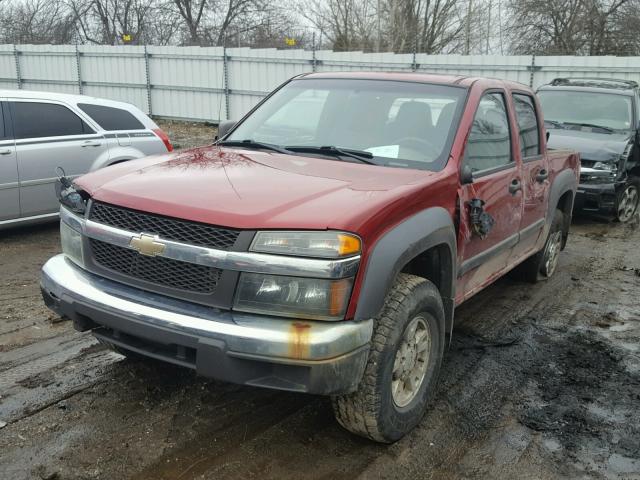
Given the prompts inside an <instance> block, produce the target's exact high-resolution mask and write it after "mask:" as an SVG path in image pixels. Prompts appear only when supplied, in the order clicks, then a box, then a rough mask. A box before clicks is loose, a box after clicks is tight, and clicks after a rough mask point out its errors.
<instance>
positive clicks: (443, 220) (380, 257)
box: [355, 207, 456, 333]
mask: <svg viewBox="0 0 640 480" xmlns="http://www.w3.org/2000/svg"><path fill="white" fill-rule="evenodd" d="M440 245H442V246H445V247H446V248H447V253H448V255H447V258H446V259H445V261H442V264H443V265H442V267H441V269H442V272H440V279H441V281H440V286H439V287H440V293H441V295H442V301H443V304H444V309H445V325H441V331H442V332H447V333H450V332H451V329H452V328H453V310H454V299H455V275H454V272H455V270H456V269H455V265H456V234H455V227H454V224H453V220H452V218H451V215H450V214H449V212H448V211H447V210H445V209H444V208H442V207H432V208H428V209H426V210H423V211H422V212H419V213H417V214H416V215H414V216H412V217H410V218H408V219H407V220H405V221H403V222H402V223H400V224H398V225H396V226H395V227H393V228H392V229H391V230H389V231H388V232H386V233H385V234H384V235H383V236H382V237H381V238H380V240H378V242H377V243H376V244H375V246H374V247H373V249H372V251H370V252H369V254H368V261H367V265H366V269H365V278H364V281H363V284H362V288H361V290H360V296H359V299H358V306H357V308H356V313H355V319H356V320H365V319H369V318H374V317H376V316H377V315H378V313H379V312H380V310H381V309H382V306H383V305H384V301H385V297H386V295H387V292H388V291H389V289H390V288H391V286H392V285H393V282H395V279H396V277H397V276H398V274H399V273H400V272H401V271H402V269H403V268H404V266H405V265H407V264H408V263H409V262H410V261H411V260H412V259H414V258H416V257H417V256H418V255H420V254H421V253H423V252H425V251H427V250H429V249H430V248H433V247H436V246H440Z"/></svg>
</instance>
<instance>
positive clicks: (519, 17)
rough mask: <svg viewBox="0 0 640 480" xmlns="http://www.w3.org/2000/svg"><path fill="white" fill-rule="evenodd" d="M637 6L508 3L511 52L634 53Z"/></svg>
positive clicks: (617, 1) (601, 1)
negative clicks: (510, 19) (510, 20)
mask: <svg viewBox="0 0 640 480" xmlns="http://www.w3.org/2000/svg"><path fill="white" fill-rule="evenodd" d="M638 4H639V2H638V0H554V1H553V2H548V1H544V0H511V2H510V5H509V9H510V14H511V18H512V22H511V25H510V26H509V34H510V38H511V41H512V47H511V49H512V51H513V52H515V53H527V54H528V53H539V54H551V55H608V54H618V55H625V54H626V55H629V54H634V53H637V52H638V40H636V39H637V38H638V35H639V34H640V24H639V23H638V20H640V17H639V7H638Z"/></svg>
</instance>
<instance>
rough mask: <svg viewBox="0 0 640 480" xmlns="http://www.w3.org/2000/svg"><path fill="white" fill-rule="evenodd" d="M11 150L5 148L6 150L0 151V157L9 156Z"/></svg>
mask: <svg viewBox="0 0 640 480" xmlns="http://www.w3.org/2000/svg"><path fill="white" fill-rule="evenodd" d="M11 153H13V150H12V149H11V148H7V149H6V150H0V155H11Z"/></svg>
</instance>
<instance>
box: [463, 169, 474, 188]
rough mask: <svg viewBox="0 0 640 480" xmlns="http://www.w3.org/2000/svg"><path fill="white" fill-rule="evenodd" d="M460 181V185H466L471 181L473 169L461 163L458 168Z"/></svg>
mask: <svg viewBox="0 0 640 480" xmlns="http://www.w3.org/2000/svg"><path fill="white" fill-rule="evenodd" d="M460 183H461V184H462V185H468V184H470V183H473V171H472V170H471V167H470V166H469V165H463V166H462V169H461V170H460Z"/></svg>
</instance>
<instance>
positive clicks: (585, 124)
mask: <svg viewBox="0 0 640 480" xmlns="http://www.w3.org/2000/svg"><path fill="white" fill-rule="evenodd" d="M564 123H565V125H578V126H580V127H588V128H600V129H602V130H605V131H607V132H609V133H613V132H614V130H613V128H609V127H603V126H602V125H596V124H595V123H582V122H564Z"/></svg>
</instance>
